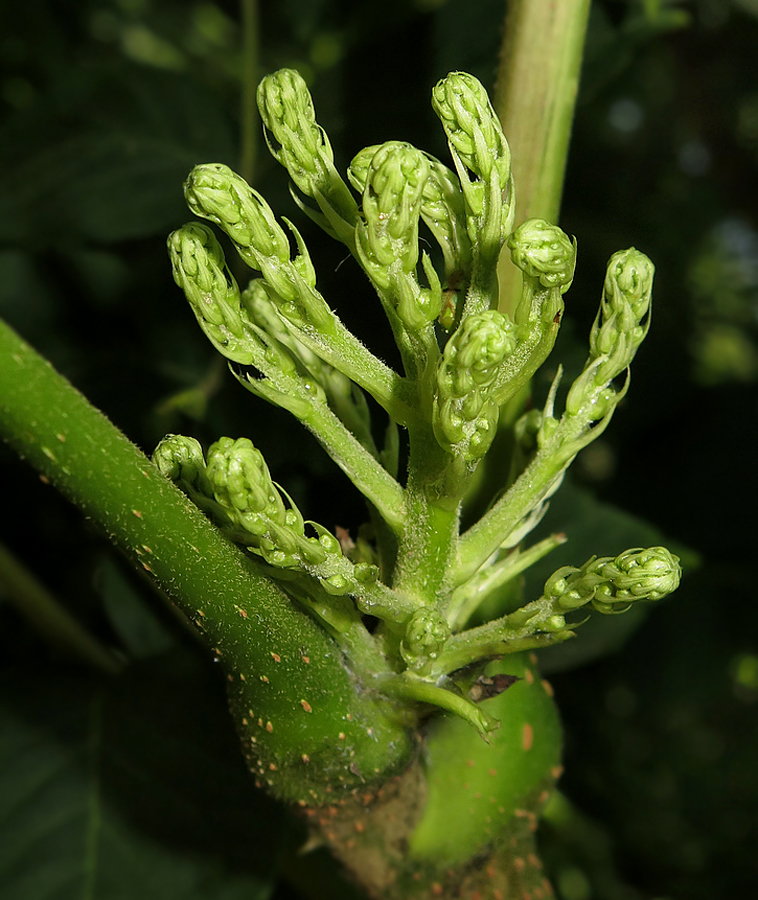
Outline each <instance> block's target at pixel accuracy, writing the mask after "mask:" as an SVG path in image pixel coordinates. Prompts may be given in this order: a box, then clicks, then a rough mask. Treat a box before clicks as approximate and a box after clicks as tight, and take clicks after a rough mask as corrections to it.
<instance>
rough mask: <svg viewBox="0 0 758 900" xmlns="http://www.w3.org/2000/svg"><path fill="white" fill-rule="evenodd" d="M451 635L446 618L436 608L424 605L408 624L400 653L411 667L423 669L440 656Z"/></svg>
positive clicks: (418, 669) (417, 669)
mask: <svg viewBox="0 0 758 900" xmlns="http://www.w3.org/2000/svg"><path fill="white" fill-rule="evenodd" d="M450 635H451V631H450V626H449V625H448V623H447V621H446V619H444V618H443V617H442V616H441V615H440V614H439V613H438V612H437V611H436V610H434V609H430V608H429V607H422V608H421V609H419V610H417V611H416V612H415V613H414V614H413V615H412V616H411V618H410V620H409V622H408V624H407V625H406V629H405V635H404V637H403V640H402V642H401V644H400V655H401V656H402V657H403V660H404V661H405V663H406V665H407V666H408V667H409V668H410V669H414V670H416V671H421V670H423V668H424V666H425V665H426V664H427V663H429V662H431V661H433V660H435V659H436V658H437V657H438V656H439V654H440V652H441V650H442V648H443V647H444V646H445V643H446V642H447V640H448V638H449V637H450Z"/></svg>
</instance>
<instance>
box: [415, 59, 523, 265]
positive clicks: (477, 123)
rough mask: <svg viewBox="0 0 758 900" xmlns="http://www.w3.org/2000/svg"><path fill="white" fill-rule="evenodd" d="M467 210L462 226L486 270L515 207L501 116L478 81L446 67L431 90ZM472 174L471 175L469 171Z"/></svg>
mask: <svg viewBox="0 0 758 900" xmlns="http://www.w3.org/2000/svg"><path fill="white" fill-rule="evenodd" d="M432 106H433V108H434V111H435V112H436V113H437V115H438V116H439V118H440V121H441V122H442V127H443V128H444V129H445V134H446V135H447V139H448V144H449V146H450V152H451V153H452V156H453V161H454V163H455V168H456V171H457V173H458V178H459V179H460V182H461V189H462V192H463V197H464V200H465V204H466V209H467V212H468V216H467V222H466V228H467V231H468V235H469V237H470V239H471V241H472V244H473V246H474V250H475V255H476V257H477V260H478V261H480V262H481V263H483V265H484V267H485V269H486V271H487V273H488V274H487V276H482V277H483V281H485V282H486V281H488V280H489V278H490V274H491V273H490V271H489V270H490V269H491V268H492V266H494V265H496V263H497V257H498V255H499V253H500V249H501V247H502V245H503V241H504V240H505V237H506V235H507V234H508V232H509V231H510V230H511V227H512V224H513V216H514V213H515V202H514V201H515V197H514V190H513V176H512V174H511V154H510V150H509V148H508V142H507V141H506V139H505V136H504V134H503V130H502V128H501V126H500V120H499V119H498V117H497V114H496V113H495V110H494V109H493V107H492V104H491V103H490V100H489V97H488V96H487V92H486V91H485V89H484V87H483V86H482V84H481V83H480V82H479V81H478V80H477V79H476V78H474V76H473V75H469V74H467V73H465V72H451V73H450V74H449V75H448V76H447V77H445V78H443V79H442V80H441V81H440V82H439V83H438V84H437V85H436V86H435V87H434V89H433V91H432ZM469 172H470V173H471V174H473V176H474V178H473V179H472V178H471V177H470V176H469V174H468V173H469Z"/></svg>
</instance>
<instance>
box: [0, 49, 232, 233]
mask: <svg viewBox="0 0 758 900" xmlns="http://www.w3.org/2000/svg"><path fill="white" fill-rule="evenodd" d="M88 75H89V78H90V79H91V80H89V81H88V82H87V83H86V85H85V86H80V85H78V84H75V83H72V82H73V81H74V76H69V77H68V79H64V80H63V83H61V84H58V85H56V86H55V88H54V89H52V90H51V91H50V93H49V94H47V95H45V96H44V97H43V98H41V100H40V102H39V103H38V104H36V105H35V106H34V107H33V109H32V110H30V111H29V113H28V114H27V115H26V116H24V117H21V118H20V120H19V121H15V122H13V123H11V126H8V127H6V129H4V134H5V138H6V142H5V150H4V153H3V155H4V156H6V157H7V159H5V160H4V161H3V166H2V169H0V239H1V240H5V241H12V242H20V243H25V244H31V245H32V246H35V247H40V246H45V245H47V244H52V245H64V246H67V245H70V244H71V243H72V241H74V242H75V241H77V240H88V241H93V242H97V243H108V242H112V241H118V240H126V239H135V238H141V237H146V236H149V235H154V234H163V233H165V232H166V231H167V230H169V229H170V228H172V227H175V226H176V225H177V223H179V222H181V221H183V219H185V218H186V217H187V213H186V207H185V204H184V198H183V195H182V184H183V182H184V179H185V177H186V174H187V172H188V171H189V170H190V169H191V168H192V166H193V165H195V164H196V163H199V162H207V161H208V160H214V161H215V160H219V161H224V160H226V161H234V155H235V149H234V140H233V138H232V128H231V123H230V121H229V119H228V118H227V115H226V113H225V110H224V107H223V105H222V104H221V103H220V101H219V100H218V99H217V98H215V97H214V95H213V93H212V92H210V91H209V90H208V88H207V87H206V86H203V85H201V84H198V83H195V82H194V81H193V80H192V79H191V78H190V77H188V76H186V75H185V76H177V75H174V74H172V73H166V72H160V71H157V70H154V69H141V68H138V67H132V66H130V65H127V64H126V63H124V62H123V61H122V63H121V65H120V66H116V67H105V66H102V67H99V68H98V67H94V66H93V67H92V71H90V72H89V73H88ZM81 91H86V92H87V93H88V94H89V96H86V97H79V98H78V104H81V105H77V106H76V107H75V108H74V109H72V110H69V109H67V106H68V105H70V104H71V103H72V100H71V96H70V95H72V94H73V95H75V94H76V93H77V92H81ZM85 113H86V115H84V114H85ZM61 118H63V119H68V121H67V122H66V125H65V126H64V125H63V124H62V123H61V124H59V123H58V120H59V119H61Z"/></svg>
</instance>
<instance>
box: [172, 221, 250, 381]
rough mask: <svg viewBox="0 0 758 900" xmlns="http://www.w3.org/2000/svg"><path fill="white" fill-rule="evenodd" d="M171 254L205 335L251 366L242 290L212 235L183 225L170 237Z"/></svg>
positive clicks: (201, 227) (202, 227)
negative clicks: (241, 296)
mask: <svg viewBox="0 0 758 900" xmlns="http://www.w3.org/2000/svg"><path fill="white" fill-rule="evenodd" d="M168 250H169V256H170V258H171V267H172V270H173V274H174V281H175V282H176V283H177V285H178V286H179V287H180V288H181V289H182V290H183V291H184V293H185V296H186V297H187V299H188V300H189V302H190V305H191V306H192V310H193V312H194V313H195V315H196V316H197V320H198V322H199V323H200V326H201V327H202V329H203V331H204V332H205V333H206V334H207V335H208V337H209V338H210V339H211V341H213V343H214V344H216V346H217V347H219V349H222V352H223V353H224V355H225V356H226V357H227V358H228V359H232V360H234V361H235V362H239V363H243V364H245V365H249V364H250V362H251V357H250V351H249V349H248V347H247V346H246V344H247V336H246V333H245V324H244V315H243V313H242V310H241V306H240V294H239V288H238V287H237V283H236V282H235V280H234V279H233V278H232V276H231V275H230V274H229V273H228V271H227V269H226V261H225V259H224V253H223V251H222V249H221V246H220V244H219V242H218V241H217V240H216V238H215V236H214V234H213V232H212V231H211V230H210V228H208V227H207V226H205V225H201V224H200V223H199V222H192V223H190V224H188V225H184V226H182V228H180V229H178V231H174V232H173V233H172V234H171V235H169V238H168Z"/></svg>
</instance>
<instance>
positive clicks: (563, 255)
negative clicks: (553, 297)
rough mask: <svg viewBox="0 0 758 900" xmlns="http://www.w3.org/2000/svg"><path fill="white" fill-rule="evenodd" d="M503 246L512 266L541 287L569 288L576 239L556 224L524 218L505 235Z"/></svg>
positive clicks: (574, 258)
mask: <svg viewBox="0 0 758 900" xmlns="http://www.w3.org/2000/svg"><path fill="white" fill-rule="evenodd" d="M506 245H507V247H508V249H509V250H510V252H511V259H512V260H513V263H514V265H516V266H518V268H519V269H521V271H522V272H523V273H524V275H525V276H526V277H527V278H532V279H534V280H535V281H537V282H539V284H540V285H541V286H542V287H543V288H557V289H558V290H559V291H560V293H561V294H565V292H566V291H567V290H568V289H569V287H570V285H571V282H572V280H573V278H574V268H575V267H576V242H574V241H571V240H570V238H569V236H568V235H567V234H566V233H565V231H562V230H561V229H560V228H559V227H558V226H557V225H551V224H550V222H546V221H545V220H544V219H527V220H526V222H524V223H523V224H521V225H519V227H518V228H516V229H515V231H513V233H512V234H511V235H509V237H508V240H507V241H506Z"/></svg>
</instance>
